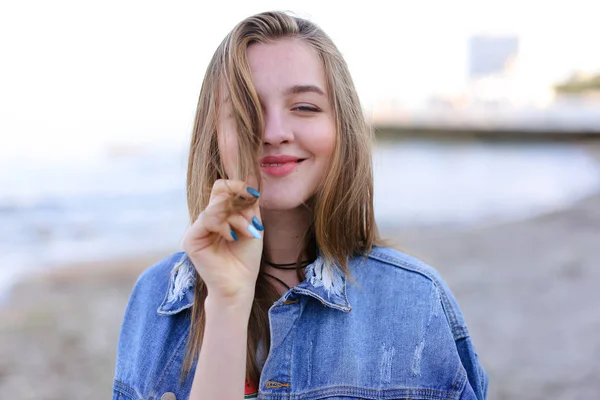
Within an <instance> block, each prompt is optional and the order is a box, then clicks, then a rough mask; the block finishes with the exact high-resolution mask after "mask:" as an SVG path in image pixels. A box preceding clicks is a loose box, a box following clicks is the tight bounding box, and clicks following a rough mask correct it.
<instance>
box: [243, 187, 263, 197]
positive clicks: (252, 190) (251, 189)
mask: <svg viewBox="0 0 600 400" xmlns="http://www.w3.org/2000/svg"><path fill="white" fill-rule="evenodd" d="M246 191H247V192H248V193H250V194H251V195H252V196H254V197H260V192H259V191H258V190H256V189H254V188H253V187H250V186H247V187H246Z"/></svg>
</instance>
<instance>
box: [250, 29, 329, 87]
mask: <svg viewBox="0 0 600 400" xmlns="http://www.w3.org/2000/svg"><path fill="white" fill-rule="evenodd" d="M247 54H248V62H249V64H250V69H251V73H252V80H253V81H254V85H255V87H256V90H257V91H258V93H259V95H260V96H270V95H274V94H281V93H284V92H285V91H286V90H288V89H289V88H290V87H293V86H298V85H314V86H317V87H319V88H320V89H321V90H322V91H323V92H325V93H327V92H326V89H327V88H326V84H325V83H326V79H325V71H324V68H323V64H322V62H321V60H320V58H319V56H318V54H317V52H316V50H315V49H314V48H312V47H311V46H309V45H308V44H306V43H304V42H303V41H302V40H300V39H297V38H289V39H288V38H286V39H279V40H276V41H273V42H268V43H254V44H252V45H250V47H248V50H247Z"/></svg>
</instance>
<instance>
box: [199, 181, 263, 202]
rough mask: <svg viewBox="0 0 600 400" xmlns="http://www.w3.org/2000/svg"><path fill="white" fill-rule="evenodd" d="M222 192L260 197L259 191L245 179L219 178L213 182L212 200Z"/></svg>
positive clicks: (246, 196)
mask: <svg viewBox="0 0 600 400" xmlns="http://www.w3.org/2000/svg"><path fill="white" fill-rule="evenodd" d="M222 193H228V194H235V195H237V196H240V197H243V198H246V199H252V198H257V197H260V193H259V191H258V190H256V189H255V188H253V187H251V186H248V185H247V184H246V182H244V181H238V180H229V179H217V180H216V181H215V183H214V184H213V187H212V191H211V193H210V199H211V200H212V199H213V198H214V197H216V196H218V195H220V194H222Z"/></svg>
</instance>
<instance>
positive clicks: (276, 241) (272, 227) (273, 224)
mask: <svg viewBox="0 0 600 400" xmlns="http://www.w3.org/2000/svg"><path fill="white" fill-rule="evenodd" d="M261 216H262V220H263V222H264V225H265V233H264V252H265V257H266V258H267V259H268V260H269V261H270V262H272V263H275V264H287V263H293V262H296V260H297V259H298V256H299V255H301V253H302V252H303V250H304V249H303V246H304V235H305V234H306V232H307V230H308V228H309V226H310V218H311V212H310V210H309V209H308V208H306V207H302V206H301V207H298V208H295V209H293V210H285V211H273V210H261Z"/></svg>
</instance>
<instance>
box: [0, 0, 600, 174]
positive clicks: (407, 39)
mask: <svg viewBox="0 0 600 400" xmlns="http://www.w3.org/2000/svg"><path fill="white" fill-rule="evenodd" d="M271 9H279V10H289V11H292V12H294V13H296V14H297V15H299V16H302V17H306V18H309V19H311V20H312V21H314V22H316V23H317V24H319V25H320V26H321V27H322V28H323V29H324V30H325V31H326V32H327V33H328V34H329V35H330V36H331V37H332V39H333V40H334V42H335V43H336V44H337V46H338V47H339V48H340V50H341V51H342V53H343V54H344V56H345V58H346V61H347V62H348V64H349V67H350V70H351V72H352V74H353V77H354V80H355V83H356V86H357V89H358V92H359V94H360V96H361V99H362V101H363V103H364V104H365V106H366V107H367V108H368V107H370V106H372V105H373V104H376V103H377V102H378V101H381V100H382V99H391V98H393V99H398V100H399V101H401V102H404V103H405V104H407V105H409V106H410V105H416V104H421V103H422V101H423V100H424V99H427V98H428V97H430V96H432V95H436V94H451V93H456V92H459V91H460V90H461V88H463V87H464V85H465V82H466V77H467V65H468V64H467V60H468V58H467V57H468V53H467V43H468V39H469V37H471V36H473V35H475V34H486V33H491V34H510V35H518V36H519V38H520V55H519V57H520V59H521V60H522V69H521V71H522V73H523V74H524V76H525V77H526V80H524V84H526V83H531V84H532V85H534V84H535V85H534V86H535V87H538V86H540V85H541V86H543V85H548V84H549V83H550V82H556V81H558V80H562V79H564V78H566V77H567V76H569V75H570V74H571V73H572V72H574V71H575V70H584V71H592V72H593V71H599V70H600V52H598V51H595V50H594V48H595V47H596V45H597V41H598V38H600V24H598V23H597V18H596V17H595V16H597V15H598V13H599V11H600V10H599V9H600V3H598V1H597V0H568V1H565V0H559V1H554V2H548V1H537V0H528V1H522V0H457V1H448V0H435V1H434V0H421V1H414V0H413V1H395V2H391V1H377V0H370V1H368V2H364V1H363V2H355V3H352V2H348V1H323V0H320V1H312V0H307V1H302V2H297V1H285V0H279V1H269V0H253V1H251V2H248V1H238V2H236V1H211V2H204V1H172V2H166V1H152V0H145V1H128V0H119V1H114V0H105V1H86V0H77V1H65V0H56V1H52V2H48V1H39V0H38V1H28V0H20V1H12V2H2V3H1V5H0V54H1V57H2V62H1V63H0V164H2V161H7V160H8V161H11V160H12V161H15V160H17V161H19V160H21V161H23V162H26V161H33V160H38V161H39V160H54V161H60V160H62V159H64V158H65V155H67V154H68V157H69V158H70V159H73V158H74V159H77V158H81V159H85V158H86V157H91V156H93V155H94V154H95V153H96V152H98V149H101V148H103V146H104V145H106V144H107V143H109V144H110V143H117V144H127V143H134V144H139V143H161V144H162V145H164V146H171V147H175V148H178V147H184V146H185V145H186V144H187V139H188V137H189V134H190V131H191V128H192V120H193V115H194V109H195V106H196V101H197V97H198V92H199V90H200V86H201V83H202V78H203V75H204V70H205V68H206V65H207V63H208V61H209V59H210V57H211V55H212V53H213V52H214V50H215V48H216V47H217V46H218V44H219V43H220V41H221V40H222V39H223V37H224V36H225V35H226V34H227V33H228V32H229V31H230V30H231V28H232V27H233V26H234V25H235V24H236V23H237V22H239V21H240V20H242V19H243V18H245V17H247V16H249V15H251V14H253V13H256V12H260V11H265V10H271ZM536 85H537V86H536ZM532 87H533V86H532Z"/></svg>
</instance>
